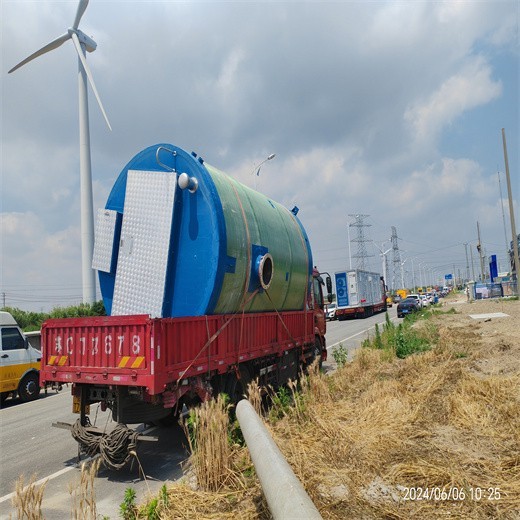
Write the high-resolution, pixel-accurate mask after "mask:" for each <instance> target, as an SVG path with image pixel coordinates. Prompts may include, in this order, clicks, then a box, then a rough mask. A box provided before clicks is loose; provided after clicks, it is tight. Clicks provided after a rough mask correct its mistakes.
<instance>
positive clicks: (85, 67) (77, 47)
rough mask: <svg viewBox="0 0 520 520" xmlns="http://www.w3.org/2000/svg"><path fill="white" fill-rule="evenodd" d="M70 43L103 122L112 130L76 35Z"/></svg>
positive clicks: (74, 34) (73, 34) (73, 35)
mask: <svg viewBox="0 0 520 520" xmlns="http://www.w3.org/2000/svg"><path fill="white" fill-rule="evenodd" d="M72 41H73V42H74V46H75V47H76V51H77V53H78V56H79V59H80V60H81V64H82V65H83V68H84V69H85V72H86V74H87V78H88V80H89V82H90V86H91V87H92V90H93V91H94V95H95V96H96V99H97V102H98V105H99V108H100V109H101V112H102V114H103V117H104V118H105V121H106V122H107V125H108V128H109V129H110V130H112V127H111V126H110V123H109V121H108V117H107V114H106V112H105V109H104V108H103V103H101V98H100V97H99V94H98V91H97V88H96V84H95V83H94V78H93V77H92V74H91V72H90V69H89V68H88V65H87V60H86V59H85V56H84V55H83V49H82V48H81V44H80V43H79V38H78V36H77V34H76V33H72Z"/></svg>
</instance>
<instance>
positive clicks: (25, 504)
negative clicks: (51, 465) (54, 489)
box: [12, 475, 47, 520]
mask: <svg viewBox="0 0 520 520" xmlns="http://www.w3.org/2000/svg"><path fill="white" fill-rule="evenodd" d="M35 481H36V476H35V475H33V476H32V477H31V478H30V479H29V482H28V483H27V484H25V483H24V476H23V475H21V476H20V477H19V478H18V480H17V481H16V485H15V494H14V496H13V498H12V504H13V507H14V508H15V510H16V514H17V518H18V519H19V520H22V519H27V520H41V519H43V515H42V509H41V507H42V500H43V492H44V491H45V486H46V484H47V481H45V482H44V483H43V484H41V485H40V486H37V485H36V483H35Z"/></svg>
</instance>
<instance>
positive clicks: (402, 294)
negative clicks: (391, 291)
mask: <svg viewBox="0 0 520 520" xmlns="http://www.w3.org/2000/svg"><path fill="white" fill-rule="evenodd" d="M395 293H396V294H398V295H399V296H400V297H401V299H402V300H404V299H405V298H406V297H407V296H408V295H409V294H410V293H409V291H408V290H407V289H397V291H395Z"/></svg>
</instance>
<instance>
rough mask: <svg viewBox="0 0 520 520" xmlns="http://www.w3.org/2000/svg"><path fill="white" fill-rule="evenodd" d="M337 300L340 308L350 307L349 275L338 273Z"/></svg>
mask: <svg viewBox="0 0 520 520" xmlns="http://www.w3.org/2000/svg"><path fill="white" fill-rule="evenodd" d="M336 299H337V301H338V307H346V306H347V305H348V290H347V273H336Z"/></svg>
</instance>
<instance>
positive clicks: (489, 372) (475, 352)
mask: <svg viewBox="0 0 520 520" xmlns="http://www.w3.org/2000/svg"><path fill="white" fill-rule="evenodd" d="M442 307H443V310H444V311H445V310H448V309H449V308H450V307H453V308H454V309H455V310H456V311H457V314H447V315H443V316H442V325H441V334H442V331H443V330H444V331H446V329H447V328H452V329H454V330H455V331H456V332H457V335H458V336H459V338H460V342H461V347H462V348H463V349H465V350H466V352H467V354H471V355H472V357H473V358H474V362H473V363H472V370H473V373H474V375H477V376H478V375H479V374H480V375H481V376H482V377H484V376H500V375H502V376H508V375H513V374H514V373H519V372H520V301H519V300H507V299H487V300H474V301H472V302H470V303H467V302H466V297H465V296H464V295H462V296H459V295H456V297H455V298H454V299H451V300H450V299H448V300H447V301H445V302H444V303H443V306H442ZM501 314H504V315H505V316H498V315H501ZM481 315H484V316H481ZM488 315H490V316H488ZM493 315H497V316H493Z"/></svg>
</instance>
